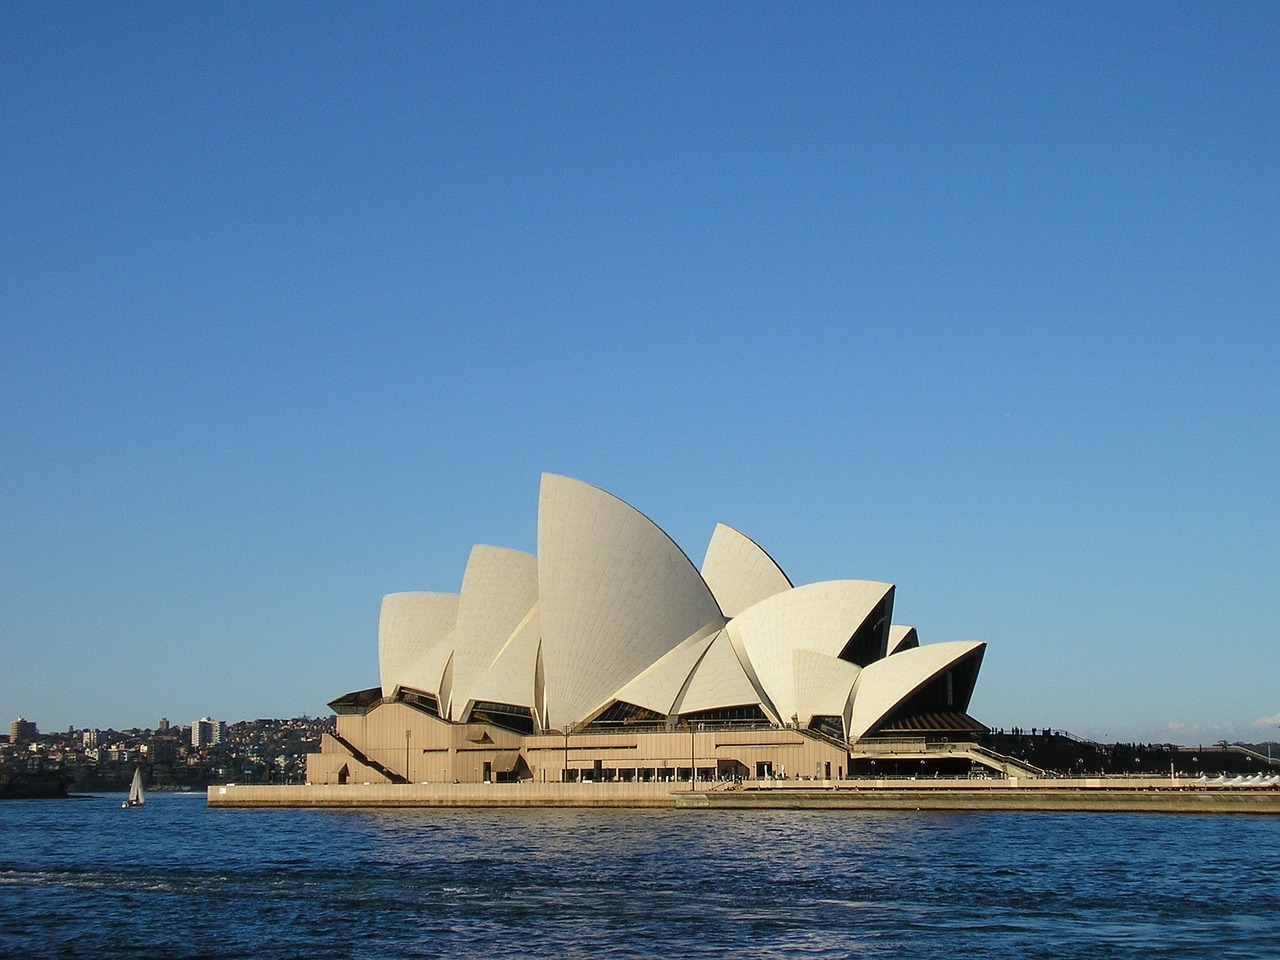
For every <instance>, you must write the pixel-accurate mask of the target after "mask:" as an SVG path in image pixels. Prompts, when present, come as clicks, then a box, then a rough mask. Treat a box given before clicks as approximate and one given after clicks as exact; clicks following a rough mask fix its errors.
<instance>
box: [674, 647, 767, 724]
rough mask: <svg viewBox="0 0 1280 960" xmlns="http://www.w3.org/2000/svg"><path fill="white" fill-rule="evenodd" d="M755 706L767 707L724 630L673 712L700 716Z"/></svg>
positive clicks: (698, 666)
mask: <svg viewBox="0 0 1280 960" xmlns="http://www.w3.org/2000/svg"><path fill="white" fill-rule="evenodd" d="M752 704H761V705H763V704H762V701H761V697H760V692H759V691H758V690H757V689H756V688H755V685H754V684H752V682H751V679H750V678H749V677H748V676H747V674H746V672H745V671H744V670H743V669H742V664H741V663H740V662H739V661H738V655H737V654H736V653H735V652H734V650H733V644H732V643H731V642H730V641H729V634H728V632H727V631H726V630H721V631H720V632H719V633H718V634H716V637H715V639H714V640H713V641H712V642H711V647H710V648H709V649H708V650H707V652H706V655H705V656H704V657H703V658H702V659H701V660H700V661H698V665H697V666H696V667H694V670H693V675H692V676H691V677H690V678H689V683H688V685H687V686H686V687H685V690H684V692H683V693H682V694H681V695H680V698H679V699H678V700H677V701H676V703H675V705H674V706H673V707H672V708H671V712H672V713H700V712H701V711H703V710H719V709H723V708H725V707H745V706H750V705H752Z"/></svg>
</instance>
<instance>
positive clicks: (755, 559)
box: [702, 523, 791, 617]
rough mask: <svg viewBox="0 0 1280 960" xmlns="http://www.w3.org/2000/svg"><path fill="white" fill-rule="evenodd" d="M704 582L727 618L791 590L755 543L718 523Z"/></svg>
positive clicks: (784, 575) (780, 573)
mask: <svg viewBox="0 0 1280 960" xmlns="http://www.w3.org/2000/svg"><path fill="white" fill-rule="evenodd" d="M702 579H703V580H705V581H706V582H707V586H708V587H710V588H711V592H712V594H714V595H715V598H716V601H717V602H718V603H719V604H720V609H721V610H722V611H723V612H724V615H725V616H726V617H736V616H737V615H738V614H740V613H742V612H743V611H744V610H746V609H748V608H749V607H751V606H753V605H755V604H757V603H759V602H760V601H761V600H765V599H767V598H769V597H772V596H774V595H775V594H779V593H783V592H784V591H787V590H790V589H791V581H790V580H788V579H787V575H786V574H785V573H783V572H782V568H781V567H779V566H778V565H777V564H776V563H774V561H773V558H772V557H771V556H769V554H767V553H765V552H764V550H762V549H761V548H760V546H759V544H757V543H756V542H755V541H754V540H752V539H751V538H750V537H746V536H744V535H742V534H741V533H739V532H738V531H737V530H735V529H733V527H728V526H725V525H724V524H723V523H720V524H717V525H716V529H715V532H714V533H712V534H711V543H710V544H708V545H707V555H706V558H705V559H704V560H703V561H702Z"/></svg>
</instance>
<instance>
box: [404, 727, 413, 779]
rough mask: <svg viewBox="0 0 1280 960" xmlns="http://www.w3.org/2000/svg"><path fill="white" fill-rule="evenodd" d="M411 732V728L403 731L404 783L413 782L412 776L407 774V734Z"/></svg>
mask: <svg viewBox="0 0 1280 960" xmlns="http://www.w3.org/2000/svg"><path fill="white" fill-rule="evenodd" d="M412 733H413V731H412V730H406V731H405V732H404V782H405V783H413V777H411V776H410V775H409V736H410V735H411V734H412Z"/></svg>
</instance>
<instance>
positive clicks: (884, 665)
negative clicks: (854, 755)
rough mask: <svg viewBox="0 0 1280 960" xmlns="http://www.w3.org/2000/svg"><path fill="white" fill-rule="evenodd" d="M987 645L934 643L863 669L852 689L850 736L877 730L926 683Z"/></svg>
mask: <svg viewBox="0 0 1280 960" xmlns="http://www.w3.org/2000/svg"><path fill="white" fill-rule="evenodd" d="M985 648H986V644H985V643H983V642H981V641H979V640H955V641H952V642H950V643H931V644H929V645H927V646H923V647H916V648H915V649H914V650H903V651H901V652H900V653H895V654H894V655H893V656H891V657H885V658H884V659H882V660H877V661H876V662H875V663H873V664H870V665H869V666H867V667H865V668H863V670H862V673H860V674H859V675H858V682H857V684H856V685H855V686H854V690H853V715H852V717H851V719H850V724H849V739H850V740H857V739H859V738H860V737H863V736H865V735H866V734H867V733H868V732H869V731H871V730H874V729H875V728H876V727H877V726H878V725H879V724H880V723H881V722H882V721H883V720H884V719H885V718H886V717H887V716H888V715H889V714H890V713H892V712H893V710H894V708H896V707H897V706H898V705H899V704H900V703H902V702H903V701H904V700H906V699H907V698H908V697H910V696H911V695H912V694H913V693H915V692H916V691H917V690H919V689H920V688H921V687H923V686H924V685H925V684H926V683H928V682H929V681H930V680H932V679H933V678H934V677H936V676H938V675H939V674H940V673H942V672H943V671H945V670H949V669H950V668H951V667H952V666H954V665H955V664H957V663H958V662H959V661H961V660H963V659H965V658H966V657H969V656H972V655H974V654H975V653H976V654H978V655H979V656H980V655H981V653H982V651H983V650H984V649H985Z"/></svg>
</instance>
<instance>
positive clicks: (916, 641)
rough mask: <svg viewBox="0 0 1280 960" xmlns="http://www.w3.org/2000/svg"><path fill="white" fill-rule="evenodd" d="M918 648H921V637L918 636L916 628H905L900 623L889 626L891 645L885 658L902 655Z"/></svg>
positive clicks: (886, 651)
mask: <svg viewBox="0 0 1280 960" xmlns="http://www.w3.org/2000/svg"><path fill="white" fill-rule="evenodd" d="M918 646H920V637H919V636H918V635H917V634H916V628H915V627H907V626H903V625H902V624H900V623H894V624H891V625H890V626H889V644H888V648H887V649H886V650H885V656H888V655H889V654H891V653H901V652H902V651H903V650H914V649H915V648H916V647H918Z"/></svg>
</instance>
